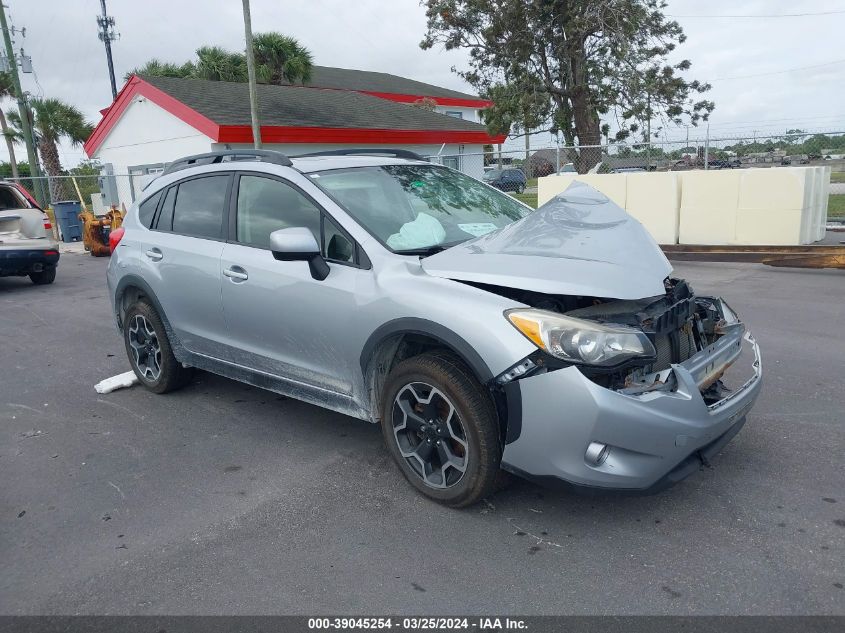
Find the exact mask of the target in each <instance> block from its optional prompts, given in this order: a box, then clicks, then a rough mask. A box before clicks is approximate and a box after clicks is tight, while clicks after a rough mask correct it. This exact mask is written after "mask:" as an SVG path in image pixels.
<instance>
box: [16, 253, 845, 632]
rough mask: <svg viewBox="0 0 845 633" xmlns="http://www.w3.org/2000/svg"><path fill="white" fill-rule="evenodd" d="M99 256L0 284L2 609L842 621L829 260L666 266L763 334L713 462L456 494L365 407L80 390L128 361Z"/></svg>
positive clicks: (838, 399)
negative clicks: (370, 419) (759, 388)
mask: <svg viewBox="0 0 845 633" xmlns="http://www.w3.org/2000/svg"><path fill="white" fill-rule="evenodd" d="M106 264H107V260H105V259H94V258H91V257H89V256H87V255H82V254H68V255H65V256H64V257H63V259H62V260H61V262H60V265H59V270H58V276H57V279H56V282H55V284H54V285H52V286H42V287H36V286H33V285H31V284H30V282H29V280H28V279H0V337H2V338H0V341H2V345H0V355H2V357H1V358H2V360H0V561H2V574H0V613H5V614H12V613H14V614H77V613H79V614H223V613H227V614H259V613H267V614H277V613H288V614H294V613H295V614H312V613H321V614H324V613H368V614H376V613H394V614H397V613H399V614H401V613H416V614H429V615H431V614H450V613H468V614H469V613H479V614H490V613H497V614H569V613H581V614H587V613H590V614H593V613H598V614H793V613H795V614H798V613H800V614H845V589H843V584H845V556H843V551H845V548H843V545H845V469H843V455H845V422H844V421H843V420H844V419H845V416H843V411H845V407H843V401H844V400H845V398H843V371H842V370H843V366H845V361H843V359H845V336H843V334H842V329H843V324H845V298H843V297H845V294H843V291H845V275H843V273H841V272H836V271H801V270H788V269H771V268H767V267H765V266H762V265H745V264H704V263H679V264H677V265H676V274H677V275H679V276H683V277H686V278H687V279H689V280H690V281H691V282H692V284H693V286H694V287H695V288H696V290H697V291H699V292H703V291H706V292H712V293H720V294H723V295H724V296H726V297H727V298H728V299H729V302H730V303H731V305H732V306H733V307H734V308H735V309H737V311H738V312H739V313H740V315H741V316H742V317H743V318H744V319H745V320H746V321H747V323H748V324H749V325H750V327H751V329H752V331H753V332H754V334H755V335H756V337H757V339H758V340H759V342H760V345H761V349H762V352H763V365H764V372H765V384H764V388H763V393H762V394H761V397H760V400H759V402H758V404H757V406H756V408H755V409H754V410H753V411H752V413H751V415H750V417H749V422H748V424H747V425H746V427H745V429H743V431H742V432H741V433H740V434H739V435H738V436H737V437H736V438H735V439H734V440H733V441H732V442H731V443H730V444H729V445H728V446H727V447H726V448H725V449H724V450H723V451H722V453H721V454H720V455H718V456H717V457H716V458H715V459H714V460H713V461H712V468H710V469H702V470H701V471H700V472H697V473H694V474H693V475H692V476H691V477H690V478H689V479H687V480H686V481H684V482H682V483H681V484H679V485H678V486H676V487H674V488H672V489H669V490H668V491H665V492H663V493H661V494H659V495H657V496H651V497H626V498H621V497H597V498H592V497H583V496H578V495H575V494H573V493H570V492H562V491H552V490H548V489H544V488H539V487H537V486H534V485H532V484H529V483H527V482H522V481H516V482H515V483H513V484H512V485H511V486H510V487H509V488H507V489H506V490H504V491H502V492H499V493H497V494H495V495H494V496H492V497H490V498H489V499H488V500H487V502H486V503H483V504H480V505H478V506H476V507H473V508H469V509H466V510H450V509H447V508H444V507H441V506H438V505H437V504H435V503H432V502H430V501H428V500H426V499H424V498H423V497H421V496H420V495H418V494H416V493H415V492H414V491H413V490H412V489H411V487H410V486H409V485H408V484H406V482H405V481H404V480H403V479H402V477H401V475H400V473H399V471H398V469H397V468H396V467H395V466H394V464H393V463H392V462H391V461H390V459H389V457H388V454H387V452H386V451H385V450H384V449H383V447H382V440H381V435H380V433H379V430H378V428H377V427H376V426H374V425H369V424H367V423H364V422H361V421H358V420H354V419H352V418H348V417H345V416H342V415H339V414H335V413H331V412H327V411H325V410H322V409H319V408H317V407H314V406H310V405H307V404H303V403H300V402H297V401H294V400H290V399H285V398H282V397H280V396H277V395H276V394H273V393H270V392H265V391H262V390H259V389H255V388H251V387H248V386H245V385H241V384H239V383H236V382H233V381H231V380H227V379H224V378H219V377H216V376H213V375H210V374H203V373H199V374H197V375H196V377H195V379H194V382H193V383H192V384H191V385H190V386H188V387H187V388H185V389H184V390H182V391H180V392H177V393H173V394H169V395H166V396H156V395H153V394H151V393H148V392H147V391H145V390H144V389H142V388H141V387H138V386H136V387H133V388H131V389H124V390H120V391H116V392H114V393H111V394H107V395H98V394H97V393H95V392H94V389H93V385H94V384H95V383H96V382H98V381H99V380H101V379H103V378H106V377H108V376H112V375H114V374H117V373H121V372H124V371H126V370H127V369H128V368H129V365H128V361H127V360H126V356H125V352H124V349H123V343H122V340H121V339H120V337H119V335H118V333H117V331H116V329H115V328H114V325H113V323H112V320H111V317H110V315H109V308H108V297H107V290H106V287H105V281H104V272H105V267H106ZM565 415H566V412H565V411H562V412H561V417H562V419H564V418H565Z"/></svg>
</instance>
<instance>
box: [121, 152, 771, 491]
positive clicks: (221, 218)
mask: <svg viewBox="0 0 845 633" xmlns="http://www.w3.org/2000/svg"><path fill="white" fill-rule="evenodd" d="M112 242H113V246H114V248H113V255H112V258H111V262H110V264H109V268H108V283H109V288H110V291H111V292H110V294H111V298H112V301H113V308H114V315H115V317H116V319H117V324H118V327H119V328H120V330H121V331H122V333H123V337H124V341H125V345H126V351H127V354H128V356H129V360H130V362H131V364H132V367H133V369H134V371H135V373H136V374H137V375H138V377H139V379H140V380H141V383H142V384H143V385H144V386H146V387H147V388H148V389H150V390H151V391H154V392H156V393H164V392H167V391H171V390H173V389H175V388H177V387H179V386H181V385H183V384H185V382H186V380H187V379H188V377H189V372H190V371H191V369H192V368H199V369H203V370H207V371H211V372H214V373H217V374H221V375H223V376H228V377H230V378H233V379H235V380H240V381H243V382H246V383H249V384H251V385H256V386H259V387H263V388H265V389H270V390H272V391H275V392H278V393H281V394H285V395H288V396H291V397H294V398H298V399H301V400H304V401H306V402H310V403H313V404H316V405H319V406H322V407H326V408H328V409H332V410H334V411H339V412H342V413H345V414H348V415H352V416H355V417H358V418H361V419H364V420H368V421H370V422H377V423H379V424H380V425H381V428H382V431H383V435H384V440H385V443H386V444H387V447H388V450H389V451H390V452H391V454H392V455H393V457H394V458H395V460H396V463H397V464H398V465H399V468H400V469H401V470H402V472H403V473H404V475H405V477H407V479H408V481H410V482H411V484H412V485H413V486H414V487H415V488H417V489H418V490H419V491H421V492H422V493H424V494H426V495H428V496H429V497H431V498H433V499H436V500H437V501H440V502H442V503H445V504H448V505H452V506H463V505H467V504H471V503H473V502H475V501H478V500H479V499H481V498H483V497H484V496H485V495H487V494H488V493H489V492H490V491H491V490H492V489H493V486H494V481H495V480H496V479H497V475H498V473H499V472H500V469H504V470H506V471H509V472H512V473H516V474H518V475H522V476H525V477H528V478H533V479H538V480H547V481H558V482H560V481H562V482H566V483H568V484H571V485H574V486H576V487H579V488H586V489H592V490H597V489H598V490H608V489H616V490H625V491H629V492H639V493H642V492H651V491H656V490H659V489H662V488H664V487H666V486H668V485H671V484H672V483H674V482H676V481H678V480H680V479H681V478H683V477H685V476H686V475H688V474H690V473H691V472H692V471H694V470H696V469H697V468H699V467H700V466H701V465H702V464H706V463H707V459H708V458H709V457H711V456H712V455H713V454H715V453H716V452H717V451H719V450H720V449H721V447H722V446H724V445H725V443H727V442H728V441H729V440H730V439H731V438H732V437H733V436H734V435H735V434H736V433H737V432H738V431H739V429H740V428H741V427H742V425H743V424H744V422H745V418H746V414H747V413H748V411H749V409H750V408H751V406H752V405H753V403H754V401H755V399H756V397H757V395H758V392H759V390H760V386H761V365H760V355H759V350H758V348H757V345H756V343H755V341H754V339H753V338H752V337H751V335H750V333H749V332H747V331H746V329H745V326H744V325H743V323H742V322H741V321H740V320H739V319H738V318H737V316H736V314H735V313H734V312H733V311H732V310H731V309H730V307H729V306H728V305H727V304H726V303H725V302H724V301H723V300H722V299H720V298H715V297H702V296H697V295H696V294H695V293H694V292H693V290H692V288H691V287H690V285H689V284H688V283H687V282H685V281H683V280H681V279H676V278H673V277H672V276H671V272H672V267H671V265H670V264H669V262H668V261H667V259H666V258H665V257H664V255H663V253H662V252H661V250H660V248H659V247H658V246H657V245H656V244H655V242H654V241H653V240H652V238H651V237H650V236H649V234H648V233H647V232H646V230H645V229H644V228H643V227H642V225H641V224H640V223H639V222H637V221H636V220H635V219H633V218H632V217H631V216H629V215H628V214H627V213H625V211H623V210H622V209H621V208H619V207H618V206H617V205H615V204H614V203H613V202H611V201H610V200H608V199H607V198H606V197H605V196H603V195H602V194H600V193H599V192H597V191H596V190H594V189H592V188H591V187H589V186H587V185H584V184H581V183H575V184H573V185H572V186H571V187H569V189H567V190H566V191H565V192H564V193H563V194H561V195H559V196H557V197H556V198H554V199H553V200H551V201H550V202H548V203H547V204H545V205H543V206H542V207H540V208H539V209H537V210H536V211H532V210H531V209H530V208H528V207H527V206H525V205H523V204H521V203H520V202H518V201H517V200H515V199H514V198H512V197H510V196H508V195H506V194H504V193H501V192H499V191H497V190H496V189H494V188H492V187H490V186H487V185H485V184H483V183H481V182H479V181H478V180H475V179H473V178H470V177H469V176H466V175H464V174H462V173H460V172H458V171H455V170H452V169H448V168H445V167H442V166H439V165H434V164H431V163H428V162H425V161H424V160H421V159H419V157H418V156H416V155H414V154H411V153H410V152H406V151H402V150H387V151H382V150H358V151H355V150H338V151H334V152H323V153H320V154H311V155H306V156H300V157H295V158H293V159H289V158H287V157H286V156H284V155H282V154H279V153H276V152H271V151H251V150H230V151H225V152H216V153H212V154H206V155H200V156H194V157H189V158H186V159H183V160H180V161H176V162H175V163H172V164H171V165H170V166H169V167H168V168H167V169H166V170H165V171H164V173H163V174H162V175H161V176H160V177H158V178H157V179H155V180H154V181H153V182H152V183H150V184H149V185H148V186H147V187H146V189H145V190H144V192H143V194H142V196H141V199H140V201H139V202H137V203H135V204H133V205H132V207H131V209H130V210H129V213H128V215H127V218H126V221H125V223H124V225H123V231H121V230H118V231H115V232H114V233H113V234H112ZM731 365H734V367H731ZM729 368H730V370H729V371H726V370H728V369H729Z"/></svg>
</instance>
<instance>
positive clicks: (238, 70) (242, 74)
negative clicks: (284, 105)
mask: <svg viewBox="0 0 845 633" xmlns="http://www.w3.org/2000/svg"><path fill="white" fill-rule="evenodd" d="M253 50H254V51H255V65H256V69H255V70H256V75H257V76H258V81H260V82H261V83H271V84H287V83H290V84H295V83H307V82H308V81H309V80H310V79H311V70H312V68H313V65H314V64H313V61H312V56H311V52H310V51H309V50H308V49H307V48H305V47H304V46H302V45H301V44H300V43H299V42H298V41H297V40H296V39H295V38H293V37H290V36H288V35H283V34H281V33H275V32H269V33H257V34H256V35H255V37H254V38H253ZM196 55H197V60H196V61H195V62H191V61H188V62H185V63H184V64H182V65H181V66H180V65H179V64H173V63H169V62H162V61H159V60H157V59H151V60H150V61H148V62H147V63H146V64H144V65H143V66H141V67H139V68H136V69H135V70H133V71H131V72H130V73H129V74H127V75H126V79H129V77H130V76H131V75H147V76H151V77H193V78H195V79H209V80H211V81H237V82H246V81H247V68H246V55H244V54H243V53H240V52H238V53H233V52H231V51H227V50H226V49H224V48H221V47H220V46H202V47H201V48H198V49H197V51H196Z"/></svg>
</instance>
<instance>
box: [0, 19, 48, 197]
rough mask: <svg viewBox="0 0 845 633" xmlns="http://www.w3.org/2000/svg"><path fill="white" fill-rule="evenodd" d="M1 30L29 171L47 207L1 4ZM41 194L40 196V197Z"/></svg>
mask: <svg viewBox="0 0 845 633" xmlns="http://www.w3.org/2000/svg"><path fill="white" fill-rule="evenodd" d="M0 28H2V29H3V42H4V43H5V45H6V58H7V59H8V61H9V74H10V75H11V76H12V85H13V86H14V88H15V98H16V99H17V101H18V113H19V114H20V117H21V127H22V128H23V130H22V131H23V142H24V145H26V159H27V161H29V171H30V173H31V174H32V175H33V176H35V177H36V181H35V182H36V183H37V185H36V187H35V189H36V191H35V194H36V196H38V202H39V203H40V204H42V205H45V203H46V202H47V200H46V197H45V196H44V191H43V189H42V184H43V183H42V182H41V180H40V179H37V178H38V176H41V170H40V169H39V168H38V155H37V154H36V153H35V143H34V142H33V137H32V121H31V120H30V117H29V106H28V105H27V104H26V95H25V94H24V92H23V89H22V88H21V78H20V77H19V76H18V61H17V58H16V57H15V51H14V50H13V49H12V36H11V34H10V33H9V25H8V24H7V22H6V6H5V5H3V4H2V3H0ZM39 194H40V195H39Z"/></svg>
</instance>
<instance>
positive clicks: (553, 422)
mask: <svg viewBox="0 0 845 633" xmlns="http://www.w3.org/2000/svg"><path fill="white" fill-rule="evenodd" d="M422 267H423V269H424V270H425V272H426V273H427V274H429V275H431V276H435V277H445V278H448V279H451V280H453V281H456V282H459V283H462V284H467V285H470V286H473V287H475V288H478V289H480V290H484V291H486V292H491V293H494V294H497V295H499V296H502V297H505V298H506V299H509V300H512V301H513V302H514V304H516V305H518V306H519V307H514V308H512V309H508V310H506V311H505V313H504V317H505V318H506V319H508V320H509V321H510V323H511V325H513V326H514V328H516V329H517V330H518V331H519V332H520V333H521V334H522V335H523V336H524V337H525V338H527V339H528V340H530V341H531V342H532V343H533V344H534V345H535V347H536V350H535V351H534V352H533V353H531V354H530V355H528V356H526V357H523V358H521V359H519V360H518V361H517V362H515V363H514V364H513V365H512V366H510V367H508V368H507V369H505V370H504V371H503V372H501V373H500V374H499V375H498V376H496V377H495V378H494V379H493V383H492V385H493V388H494V390H499V391H501V392H503V393H502V394H501V396H502V397H501V400H504V401H506V402H507V433H506V437H505V449H504V453H503V456H502V466H503V467H504V468H505V469H508V470H511V471H513V472H516V473H519V474H521V475H525V476H529V477H534V478H552V479H556V480H564V481H567V482H570V483H573V484H578V485H581V486H589V487H595V488H602V489H608V488H610V489H625V490H633V491H652V490H656V489H659V488H661V487H663V486H665V485H668V484H670V483H673V482H675V481H677V480H679V479H681V478H683V477H684V476H686V475H687V474H689V472H691V471H692V470H694V469H695V468H697V467H699V466H700V465H701V464H702V463H704V462H705V461H706V460H707V458H708V457H709V456H710V455H713V454H715V452H717V451H718V450H719V449H720V448H721V446H723V445H724V444H725V443H726V442H727V441H728V440H729V439H730V438H731V437H732V436H733V435H734V434H735V433H736V432H738V430H739V429H740V428H741V427H742V424H743V423H744V420H745V415H746V413H747V412H748V410H749V409H750V408H751V406H752V405H753V403H754V401H755V399H756V398H757V395H758V393H759V391H760V386H761V384H762V380H761V371H762V370H761V365H760V355H759V350H758V348H757V345H756V343H755V341H754V339H753V337H752V336H751V335H750V333H748V332H746V330H745V326H744V325H743V323H742V322H740V320H739V319H738V318H737V316H736V314H735V313H734V312H733V310H731V309H730V307H729V306H728V305H727V304H726V303H725V302H724V301H723V300H722V299H720V298H715V297H698V296H696V295H695V293H694V292H693V290H692V288H691V287H690V286H689V284H687V283H686V282H685V281H683V280H680V279H674V278H672V277H671V272H672V267H671V264H670V263H669V261H668V260H667V259H666V258H665V256H664V255H663V253H662V251H661V250H660V248H659V247H658V245H657V244H656V243H655V241H654V240H653V239H652V237H651V236H650V235H649V233H648V231H646V230H645V228H643V226H642V225H641V224H640V223H639V222H637V221H636V220H635V219H634V218H632V217H631V216H630V215H628V214H627V213H626V212H625V211H624V210H623V209H621V208H620V207H619V206H618V205H616V204H614V203H613V202H612V201H611V200H609V199H608V198H607V197H606V196H604V195H603V194H601V193H599V192H598V191H596V190H595V189H592V188H591V187H589V186H587V185H585V184H583V183H578V182H576V183H573V184H572V185H571V186H570V187H569V188H568V189H567V190H566V191H565V192H564V193H562V194H560V195H558V196H556V197H555V198H553V199H552V200H550V201H549V202H547V203H546V204H544V205H543V206H542V207H540V208H539V209H537V211H535V212H534V213H532V214H530V215H528V216H526V217H525V218H523V219H521V220H519V221H517V222H514V223H513V224H511V225H509V226H507V227H505V228H503V229H500V230H498V231H495V232H491V233H489V234H486V235H484V236H481V237H479V238H476V239H473V240H469V241H467V242H465V243H463V244H460V245H458V246H455V247H453V248H449V249H446V250H444V251H443V252H440V253H437V254H435V255H433V256H431V257H427V258H425V259H424V260H423V262H422ZM643 297H645V298H643ZM521 349H522V348H521ZM744 356H747V358H744Z"/></svg>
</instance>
